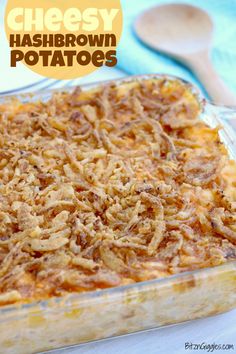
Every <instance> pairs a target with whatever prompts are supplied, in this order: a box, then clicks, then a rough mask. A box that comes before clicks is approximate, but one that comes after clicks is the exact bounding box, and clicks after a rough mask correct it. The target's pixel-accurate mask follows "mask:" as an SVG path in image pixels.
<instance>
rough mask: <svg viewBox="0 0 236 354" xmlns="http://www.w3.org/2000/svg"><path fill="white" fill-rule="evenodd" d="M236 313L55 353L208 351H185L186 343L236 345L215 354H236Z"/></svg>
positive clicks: (156, 353)
mask: <svg viewBox="0 0 236 354" xmlns="http://www.w3.org/2000/svg"><path fill="white" fill-rule="evenodd" d="M235 337H236V310H234V311H231V312H228V313H226V314H223V315H218V316H214V317H211V318H205V319H201V320H196V321H192V322H187V323H184V324H179V325H176V326H170V327H166V328H160V329H157V330H152V331H149V332H141V333H137V334H133V335H129V336H124V337H120V338H114V339H110V340H106V341H100V342H95V343H90V344H85V345H81V346H78V347H77V348H76V347H74V348H70V349H66V350H59V351H54V352H53V353H54V354H56V353H57V354H72V353H73V354H184V353H188V352H189V353H191V352H195V353H200V352H203V353H204V352H206V353H207V351H204V350H185V343H187V342H189V343H193V344H201V343H203V342H204V343H205V344H214V343H215V344H233V345H234V350H216V351H214V353H228V354H231V353H236V339H235Z"/></svg>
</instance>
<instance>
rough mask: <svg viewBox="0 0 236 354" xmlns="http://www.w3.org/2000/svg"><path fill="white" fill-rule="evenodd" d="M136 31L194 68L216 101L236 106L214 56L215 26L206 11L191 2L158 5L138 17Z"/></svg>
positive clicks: (149, 42) (163, 50) (156, 46)
mask: <svg viewBox="0 0 236 354" xmlns="http://www.w3.org/2000/svg"><path fill="white" fill-rule="evenodd" d="M135 31H136V34H137V35H138V37H139V38H140V39H141V40H142V41H143V42H144V43H145V44H147V45H148V46H150V47H152V48H154V49H156V50H158V51H161V52H164V53H167V54H168V55H171V56H172V57H174V58H176V59H177V60H179V61H181V62H183V63H184V64H185V65H187V66H188V67H189V68H190V69H191V70H192V71H194V72H195V73H196V75H197V76H198V77H199V79H200V80H201V82H202V83H203V85H204V86H205V88H206V90H207V91H208V93H209V95H210V96H211V97H212V99H213V101H214V102H216V103H217V104H224V105H230V106H236V96H235V95H234V94H233V93H232V92H231V91H230V90H229V89H228V87H227V86H226V85H225V84H224V82H223V81H222V80H221V78H220V77H219V76H218V74H217V72H216V71H215V69H214V68H213V65H212V62H211V59H210V48H211V43H212V38H213V31H214V25H213V22H212V20H211V18H210V16H209V15H208V14H207V13H206V12H205V11H203V10H202V9H200V8H198V7H195V6H192V5H187V4H168V5H160V6H156V7H154V8H151V9H149V10H147V11H146V12H144V13H142V14H141V15H140V16H139V17H138V18H137V20H136V22H135Z"/></svg>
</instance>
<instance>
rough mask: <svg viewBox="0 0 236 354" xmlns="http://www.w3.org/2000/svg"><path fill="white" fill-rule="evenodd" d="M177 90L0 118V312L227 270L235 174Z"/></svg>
mask: <svg viewBox="0 0 236 354" xmlns="http://www.w3.org/2000/svg"><path fill="white" fill-rule="evenodd" d="M199 112H200V107H199V104H198V101H197V99H196V98H195V97H194V96H193V95H192V93H191V92H189V90H188V88H186V87H185V86H183V84H181V83H180V82H178V81H173V82H171V81H165V80H146V81H142V82H141V83H138V82H136V83H130V84H122V85H120V86H117V87H116V86H115V85H107V86H105V87H102V88H100V89H96V90H93V91H90V92H82V91H81V90H80V89H76V90H75V91H74V92H73V93H72V94H66V93H60V94H56V95H54V96H53V98H52V99H51V100H50V101H48V102H46V103H43V102H37V103H26V104H22V103H20V102H18V101H14V102H13V103H12V104H11V105H9V104H8V105H7V104H6V105H1V106H0V221H1V226H0V262H1V268H0V304H6V303H11V302H16V301H32V300H35V299H42V298H48V297H51V296H60V295H64V294H66V293H68V292H71V291H85V290H94V289H99V288H105V287H111V286H118V285H123V284H129V283H132V282H136V281H142V280H147V279H152V278H159V277H165V276H168V275H170V274H174V273H178V272H183V271H186V270H192V269H196V268H202V267H209V266H213V265H218V264H221V263H224V262H226V261H227V260H229V259H233V258H235V250H236V246H235V245H236V228H235V218H236V213H235V206H236V204H235V200H236V189H235V185H236V179H235V172H236V164H235V163H234V162H233V161H229V159H228V157H227V153H226V150H225V148H224V147H223V145H222V144H221V143H220V140H219V136H218V129H211V128H209V127H208V126H206V124H204V123H203V122H201V121H200V120H199Z"/></svg>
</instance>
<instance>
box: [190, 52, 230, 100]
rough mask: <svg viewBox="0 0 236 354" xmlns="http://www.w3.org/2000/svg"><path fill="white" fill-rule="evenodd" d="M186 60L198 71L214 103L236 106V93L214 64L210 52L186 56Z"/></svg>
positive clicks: (197, 73)
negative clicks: (228, 85) (225, 81)
mask: <svg viewBox="0 0 236 354" xmlns="http://www.w3.org/2000/svg"><path fill="white" fill-rule="evenodd" d="M186 61H187V63H188V65H189V66H190V67H191V69H192V70H193V71H194V72H195V73H196V75H197V76H198V78H199V79H200V81H201V82H202V84H203V85H204V87H205V88H206V90H207V92H208V93H209V96H210V97H211V98H212V101H213V102H214V103H216V104H219V105H226V106H236V95H234V94H233V93H232V92H231V91H230V89H229V88H228V87H227V86H226V85H225V83H224V82H223V80H222V79H221V78H220V77H219V75H218V73H217V72H216V70H215V69H214V67H213V65H212V62H211V60H210V57H209V53H208V52H200V53H198V54H195V55H192V56H191V55H190V56H188V57H187V58H186Z"/></svg>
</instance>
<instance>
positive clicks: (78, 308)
mask: <svg viewBox="0 0 236 354" xmlns="http://www.w3.org/2000/svg"><path fill="white" fill-rule="evenodd" d="M149 78H158V79H159V78H167V79H175V80H176V79H178V78H176V77H173V76H165V75H142V76H132V77H128V78H125V79H119V80H115V81H114V80H113V82H115V83H116V84H118V85H119V84H120V83H123V82H127V81H133V80H145V79H149ZM178 80H181V79H178ZM181 81H182V82H184V83H185V84H186V85H188V86H189V88H190V89H191V91H192V92H193V93H194V94H195V95H197V97H198V99H199V103H200V104H201V107H202V113H201V119H203V120H204V121H205V122H206V123H207V124H209V125H210V126H212V127H215V126H216V125H218V124H221V125H222V129H221V132H220V134H221V139H222V141H223V143H224V144H225V146H226V148H227V149H228V151H229V154H230V156H231V158H233V159H235V160H236V146H235V144H236V133H235V131H234V129H233V128H232V127H233V124H234V121H235V122H236V111H235V110H233V109H231V108H228V107H219V106H215V105H212V104H210V103H209V102H207V101H206V100H205V99H204V98H203V97H202V96H201V94H200V93H199V92H198V91H197V89H196V88H194V87H193V86H192V85H190V84H189V83H186V82H185V81H183V80H181ZM100 84H101V82H99V83H96V84H87V85H82V89H84V90H87V89H90V88H92V87H96V86H98V85H100ZM72 90H73V88H69V89H68V90H67V91H72ZM62 91H65V89H63V90H62ZM57 92H58V90H57ZM53 93H54V91H53V90H52V91H47V92H38V93H34V94H24V95H18V96H17V98H18V99H20V100H22V101H28V100H39V99H40V100H47V99H48V98H50V96H51V95H52V94H53ZM12 99H14V97H12V96H7V97H2V98H1V99H0V102H6V101H9V102H10V101H11V100H12ZM234 307H236V261H233V262H228V263H226V264H224V265H221V266H216V267H211V268H205V269H200V270H194V271H191V272H185V273H181V274H177V275H173V276H170V277H168V278H163V279H154V280H150V281H145V282H140V283H136V284H132V285H126V286H121V287H117V288H110V289H105V290H98V291H92V292H84V293H73V294H70V295H67V296H65V297H59V298H56V297H55V298H51V299H50V300H46V301H37V302H34V303H30V304H18V305H10V306H4V307H2V308H1V309H0V348H1V351H2V352H4V353H17V354H21V353H22V354H27V353H36V352H40V351H46V350H51V349H56V348H61V347H66V346H71V345H76V344H80V343H85V342H88V341H94V340H98V339H103V338H108V337H112V336H118V335H123V334H127V333H132V332H135V331H140V330H147V329H151V328H156V327H161V326H165V325H170V324H176V323H179V322H183V321H189V320H194V319H196V318H201V317H206V316H212V315H215V314H219V313H222V312H225V311H229V310H231V309H233V308H234Z"/></svg>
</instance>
